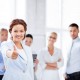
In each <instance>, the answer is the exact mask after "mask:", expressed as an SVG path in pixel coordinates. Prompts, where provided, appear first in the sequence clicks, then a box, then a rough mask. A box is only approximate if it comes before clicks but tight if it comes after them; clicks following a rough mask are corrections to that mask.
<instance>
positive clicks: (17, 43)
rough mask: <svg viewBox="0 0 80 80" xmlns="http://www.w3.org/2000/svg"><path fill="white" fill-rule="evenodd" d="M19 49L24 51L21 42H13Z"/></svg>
mask: <svg viewBox="0 0 80 80" xmlns="http://www.w3.org/2000/svg"><path fill="white" fill-rule="evenodd" d="M13 42H14V44H15V45H16V47H17V48H19V49H22V45H21V42H17V41H13Z"/></svg>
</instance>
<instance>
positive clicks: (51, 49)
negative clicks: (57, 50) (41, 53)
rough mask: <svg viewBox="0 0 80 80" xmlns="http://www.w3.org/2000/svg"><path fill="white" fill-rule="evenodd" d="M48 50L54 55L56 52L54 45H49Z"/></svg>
mask: <svg viewBox="0 0 80 80" xmlns="http://www.w3.org/2000/svg"><path fill="white" fill-rule="evenodd" d="M48 51H49V53H50V55H51V56H52V55H53V54H54V46H48Z"/></svg>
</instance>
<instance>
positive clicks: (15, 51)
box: [11, 46, 18, 59]
mask: <svg viewBox="0 0 80 80" xmlns="http://www.w3.org/2000/svg"><path fill="white" fill-rule="evenodd" d="M17 57H18V53H17V50H16V47H15V46H14V50H13V53H12V55H11V58H12V59H16V58H17Z"/></svg>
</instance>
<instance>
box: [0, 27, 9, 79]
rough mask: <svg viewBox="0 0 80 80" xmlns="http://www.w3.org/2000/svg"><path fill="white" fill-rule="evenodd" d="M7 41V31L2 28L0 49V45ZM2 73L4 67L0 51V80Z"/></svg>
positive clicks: (0, 30) (0, 31)
mask: <svg viewBox="0 0 80 80" xmlns="http://www.w3.org/2000/svg"><path fill="white" fill-rule="evenodd" d="M7 39H8V31H7V29H4V28H2V29H0V47H1V43H2V42H3V41H7ZM4 72H5V66H4V61H3V57H2V53H1V50H0V80H2V78H3V75H4Z"/></svg>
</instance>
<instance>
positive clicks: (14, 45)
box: [1, 19, 34, 80]
mask: <svg viewBox="0 0 80 80" xmlns="http://www.w3.org/2000/svg"><path fill="white" fill-rule="evenodd" d="M26 30H27V24H26V22H25V21H24V20H22V19H14V20H13V21H12V22H11V24H10V28H9V32H10V34H11V37H12V38H11V41H7V42H4V43H2V45H1V52H2V54H3V59H4V64H5V67H6V72H5V74H4V77H3V80H33V79H34V77H33V61H32V53H31V50H30V48H29V47H27V46H26V45H25V43H24V42H23V39H24V37H25V36H24V35H25V33H26Z"/></svg>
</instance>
